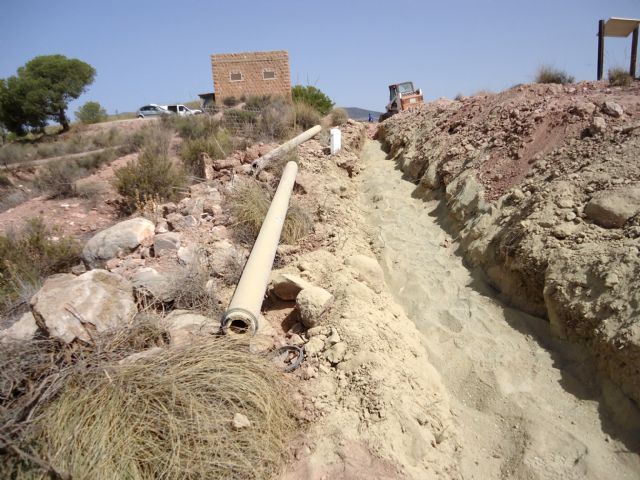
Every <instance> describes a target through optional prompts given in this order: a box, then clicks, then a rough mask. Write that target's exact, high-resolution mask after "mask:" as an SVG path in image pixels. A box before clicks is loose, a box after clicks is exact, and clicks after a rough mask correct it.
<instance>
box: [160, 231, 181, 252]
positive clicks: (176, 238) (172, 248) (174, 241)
mask: <svg viewBox="0 0 640 480" xmlns="http://www.w3.org/2000/svg"><path fill="white" fill-rule="evenodd" d="M179 248H180V234H179V233H176V232H167V233H161V234H159V235H156V236H155V237H154V238H153V253H154V255H155V256H156V257H161V256H162V255H166V254H167V253H171V252H176V251H177V250H178V249H179Z"/></svg>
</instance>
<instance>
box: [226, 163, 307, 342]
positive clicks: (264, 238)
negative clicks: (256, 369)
mask: <svg viewBox="0 0 640 480" xmlns="http://www.w3.org/2000/svg"><path fill="white" fill-rule="evenodd" d="M297 173H298V164H297V163H296V162H288V163H287V165H286V166H285V168H284V171H283V172H282V178H281V179H280V183H279V184H278V188H277V190H276V193H275V195H274V196H273V200H272V201H271V205H270V206H269V210H268V211H267V214H266V216H265V217H264V221H263V222H262V227H261V228H260V233H259V234H258V238H256V241H255V243H254V244H253V248H252V249H251V254H250V255H249V259H248V260H247V263H246V265H245V266H244V270H243V271H242V276H241V277H240V281H239V282H238V286H237V287H236V290H235V292H233V297H232V298H231V302H229V308H227V311H226V312H225V313H224V315H223V317H222V330H223V331H224V332H225V333H228V332H234V333H245V332H250V333H251V334H255V333H256V331H257V330H258V318H259V317H260V309H261V308H262V301H263V299H264V294H265V292H266V291H267V285H268V284H269V275H270V273H271V267H272V266H273V260H274V258H275V256H276V249H277V248H278V242H279V240H280V234H281V233H282V227H283V225H284V220H285V217H286V216H287V209H288V208H289V199H290V198H291V192H292V191H293V185H294V183H295V180H296V174H297Z"/></svg>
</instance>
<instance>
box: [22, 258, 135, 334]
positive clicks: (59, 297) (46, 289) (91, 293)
mask: <svg viewBox="0 0 640 480" xmlns="http://www.w3.org/2000/svg"><path fill="white" fill-rule="evenodd" d="M136 310H137V309H136V304H135V302H134V300H133V288H132V286H131V283H130V282H129V281H128V280H126V279H125V278H123V277H121V276H120V275H117V274H115V273H110V272H107V271H106V270H91V271H89V272H87V273H83V274H82V275H80V276H77V277H76V276H75V275H71V274H66V273H65V274H60V275H53V276H51V277H49V278H47V280H46V281H45V282H44V285H43V286H42V288H41V289H40V290H39V291H38V293H36V294H35V295H34V296H33V298H32V299H31V311H32V312H33V315H34V317H35V319H36V323H37V324H38V326H39V327H40V328H42V329H43V330H44V331H45V332H46V333H47V334H48V335H49V336H50V337H53V338H57V339H59V340H62V341H63V342H65V343H71V342H72V341H74V340H75V339H76V338H77V339H80V340H84V341H85V342H89V341H91V335H92V334H93V332H96V331H97V332H104V331H106V330H110V329H112V328H115V327H117V326H119V325H121V324H123V323H126V322H128V321H130V320H131V319H132V318H133V316H134V315H135V313H136Z"/></svg>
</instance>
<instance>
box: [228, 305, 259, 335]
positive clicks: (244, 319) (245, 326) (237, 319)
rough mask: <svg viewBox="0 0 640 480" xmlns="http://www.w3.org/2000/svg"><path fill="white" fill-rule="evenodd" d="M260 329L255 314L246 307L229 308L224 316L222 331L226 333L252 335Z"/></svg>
mask: <svg viewBox="0 0 640 480" xmlns="http://www.w3.org/2000/svg"><path fill="white" fill-rule="evenodd" d="M257 330H258V321H257V319H256V318H255V316H254V315H253V314H252V313H251V312H249V311H247V310H244V309H232V310H227V311H226V312H225V314H224V316H223V317H222V332H223V333H224V334H225V335H247V334H249V335H251V336H254V335H255V334H256V331H257Z"/></svg>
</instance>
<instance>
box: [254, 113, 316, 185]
mask: <svg viewBox="0 0 640 480" xmlns="http://www.w3.org/2000/svg"><path fill="white" fill-rule="evenodd" d="M321 131H322V127H321V126H320V125H316V126H315V127H311V128H310V129H309V130H307V131H305V132H302V133H301V134H300V135H298V136H297V137H293V138H292V139H291V140H289V141H287V142H284V143H283V144H282V145H280V146H279V147H277V148H274V149H273V150H271V151H270V152H269V153H267V154H266V155H264V156H262V157H260V158H258V159H257V160H255V161H254V162H253V163H252V164H251V168H252V169H253V171H254V174H255V175H258V173H259V172H260V170H262V169H263V168H264V167H265V166H266V165H267V164H268V163H269V162H270V161H271V160H273V159H274V158H276V157H278V156H280V155H283V154H285V153H287V152H288V151H290V150H293V149H294V148H295V147H297V146H298V145H300V144H301V143H304V142H306V141H307V140H309V139H310V138H313V137H315V136H316V135H317V134H318V133H320V132H321Z"/></svg>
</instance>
